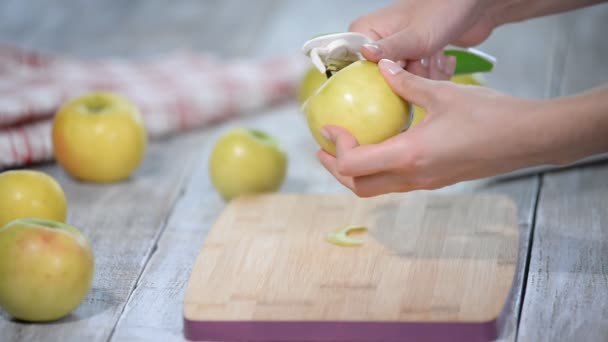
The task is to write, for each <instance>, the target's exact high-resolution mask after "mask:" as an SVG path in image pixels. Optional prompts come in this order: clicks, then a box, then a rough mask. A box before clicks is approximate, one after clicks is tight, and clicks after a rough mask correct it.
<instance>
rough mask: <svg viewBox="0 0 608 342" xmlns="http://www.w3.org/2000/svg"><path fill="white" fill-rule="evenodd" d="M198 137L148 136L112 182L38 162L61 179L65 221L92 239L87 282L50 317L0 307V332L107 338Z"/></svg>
mask: <svg viewBox="0 0 608 342" xmlns="http://www.w3.org/2000/svg"><path fill="white" fill-rule="evenodd" d="M199 144H200V139H199V137H198V136H194V135H184V136H182V137H180V138H179V139H174V140H172V141H167V142H165V143H163V144H153V145H152V146H150V148H149V149H148V151H147V153H146V158H145V161H144V162H143V164H142V165H141V166H140V168H139V169H138V170H137V171H136V172H135V173H134V174H133V175H132V176H131V177H130V179H129V180H127V181H125V182H121V183H116V184H111V185H96V184H86V183H80V182H77V181H74V180H73V179H72V178H70V177H68V176H67V175H66V174H65V173H64V172H63V171H62V170H61V169H59V168H58V167H56V166H54V165H50V166H47V167H40V168H38V169H40V170H41V171H44V172H47V173H49V174H50V175H52V176H53V177H54V178H55V179H57V180H58V182H59V183H60V184H61V186H62V187H63V189H64V190H65V192H66V196H67V198H68V207H69V213H68V222H69V223H71V224H73V225H75V226H76V227H79V228H80V229H81V230H82V231H83V233H84V234H85V236H86V237H87V238H88V239H89V241H90V242H91V245H92V248H93V253H94V256H95V274H94V278H93V285H92V288H91V290H90V291H89V293H88V295H87V296H86V298H85V299H84V301H83V303H82V304H81V305H80V306H79V307H78V308H77V309H76V310H75V311H74V312H73V313H71V314H70V315H68V316H66V317H65V318H63V319H61V320H59V321H56V322H52V323H48V324H25V323H21V322H16V321H14V320H11V319H10V317H8V315H6V314H5V313H4V312H2V316H1V319H0V331H2V336H1V340H2V341H39V340H44V341H82V340H90V341H106V340H107V339H108V338H109V336H110V334H111V332H112V330H113V329H114V326H115V324H116V321H117V320H118V318H119V316H120V314H121V313H122V310H123V308H124V305H125V303H126V302H127V299H128V298H129V295H130V294H131V291H132V290H133V288H134V286H135V284H136V281H137V279H138V277H139V275H140V273H141V270H142V266H143V264H144V263H145V260H147V259H148V257H149V255H150V253H151V252H152V249H153V247H154V244H155V242H156V240H157V239H158V236H159V234H160V232H161V231H162V229H163V224H164V222H165V218H166V216H167V215H168V213H169V212H170V211H171V209H172V207H173V203H174V202H175V199H176V198H177V196H178V195H179V193H180V189H181V188H182V186H183V183H184V181H185V177H186V175H187V174H188V170H189V169H190V165H191V162H192V161H193V158H192V153H189V152H190V151H193V150H195V148H196V147H197V146H198V145H199ZM176 151H181V153H176ZM175 165H180V166H181V167H175ZM0 312H1V311H0Z"/></svg>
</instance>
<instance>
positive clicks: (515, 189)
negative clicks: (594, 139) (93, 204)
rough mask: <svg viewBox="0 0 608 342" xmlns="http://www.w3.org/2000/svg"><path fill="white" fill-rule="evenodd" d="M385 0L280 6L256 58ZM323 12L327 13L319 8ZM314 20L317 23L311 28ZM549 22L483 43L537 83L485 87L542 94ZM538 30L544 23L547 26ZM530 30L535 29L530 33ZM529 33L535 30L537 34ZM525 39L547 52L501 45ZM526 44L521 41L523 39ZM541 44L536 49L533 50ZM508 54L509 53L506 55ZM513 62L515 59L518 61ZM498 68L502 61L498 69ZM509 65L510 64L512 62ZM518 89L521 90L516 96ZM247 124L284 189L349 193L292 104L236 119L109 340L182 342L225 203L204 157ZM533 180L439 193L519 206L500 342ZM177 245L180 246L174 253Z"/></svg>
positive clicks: (500, 71) (512, 322)
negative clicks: (283, 163)
mask: <svg viewBox="0 0 608 342" xmlns="http://www.w3.org/2000/svg"><path fill="white" fill-rule="evenodd" d="M386 3H388V1H385V2H381V3H378V2H352V1H335V2H334V1H332V2H325V1H320V0H319V1H310V2H304V3H303V2H301V1H281V2H279V3H278V4H277V9H276V13H275V14H274V16H271V17H270V19H269V21H268V23H267V24H266V26H265V27H264V28H263V29H262V30H261V32H262V33H261V36H262V37H264V39H263V40H261V41H259V42H258V43H257V44H256V47H257V49H256V50H254V51H253V52H252V53H254V54H256V55H271V54H273V53H276V52H277V51H294V50H295V51H298V50H299V48H300V44H301V41H303V40H305V39H307V38H308V37H310V36H312V35H315V34H318V33H322V32H331V31H339V30H343V29H344V28H345V27H347V26H348V24H349V23H350V21H351V20H352V19H353V18H355V17H357V16H358V15H362V14H364V13H367V12H368V11H371V10H373V9H375V8H379V7H381V6H382V5H383V4H386ZM320 6H322V7H324V8H325V7H328V6H329V8H327V10H326V11H321V12H319V11H318V8H319V7H320ZM311 18H315V25H309V22H310V20H311ZM553 23H554V22H553V21H552V20H544V19H543V20H542V21H541V23H540V24H536V22H530V23H523V24H521V25H520V26H513V27H505V28H504V29H502V28H501V29H500V30H498V31H497V32H495V34H494V36H493V37H492V38H490V40H489V41H488V43H487V44H488V47H491V50H490V52H492V53H493V54H495V55H497V56H499V58H500V56H503V55H504V54H508V55H509V56H510V57H509V58H508V59H505V61H512V63H513V64H515V65H516V66H517V67H519V68H524V69H526V70H528V71H533V72H534V73H537V78H538V79H539V80H541V81H535V79H536V77H535V78H532V77H528V76H527V75H526V73H520V74H518V75H520V77H519V78H517V77H513V76H512V70H511V69H510V68H508V67H506V65H505V67H501V68H497V70H496V73H497V75H496V76H495V77H494V76H493V77H491V78H490V77H488V83H489V84H490V85H491V86H493V87H496V88H497V89H501V90H505V91H508V90H517V89H520V88H519V84H520V83H521V84H526V88H525V92H527V93H528V94H530V96H531V97H536V98H542V97H544V96H546V92H545V88H544V86H545V82H543V81H542V80H545V79H546V77H547V71H548V67H547V66H546V63H545V59H544V58H545V57H543V56H547V55H548V53H549V52H548V51H545V49H546V50H549V46H545V45H543V44H542V42H543V41H544V40H545V35H544V34H543V33H544V32H545V31H551V30H553V29H554V28H553V26H551V25H553ZM544 25H550V26H551V27H550V28H549V29H547V28H545V27H544ZM531 26H534V27H535V29H532V28H531ZM539 30H540V33H538V34H534V32H539ZM522 37H526V38H528V37H529V38H530V40H531V41H532V42H527V41H526V42H522V44H530V46H536V47H537V49H538V50H539V53H545V54H544V55H541V56H539V57H538V58H532V59H528V58H525V57H526V56H527V52H526V51H523V50H519V49H512V48H511V47H510V45H509V44H506V43H505V42H509V41H512V40H513V39H518V40H522V39H523V38H522ZM523 40H526V39H523ZM539 46H540V48H539ZM511 54H513V55H511ZM515 60H519V61H518V62H516V61H515ZM501 65H504V64H501ZM511 65H512V64H511ZM522 92H523V91H522ZM241 126H249V127H256V128H259V129H263V130H266V131H267V132H269V133H271V134H273V135H275V136H276V137H277V138H278V140H279V141H280V142H281V144H282V145H283V147H284V149H285V150H286V151H287V152H288V155H289V170H288V174H287V180H286V182H285V184H284V186H283V188H282V191H283V192H304V193H311V192H313V193H335V192H347V190H346V189H345V188H344V187H342V186H341V185H340V184H339V183H338V182H336V181H335V179H334V178H332V177H331V175H330V174H328V173H327V171H326V170H325V169H323V167H322V166H321V165H319V163H318V161H317V160H316V158H315V156H314V153H315V152H316V145H315V144H314V142H313V141H312V140H311V138H310V136H309V133H308V131H307V128H306V127H305V121H304V120H303V118H302V116H301V115H300V113H299V111H298V109H297V106H296V105H295V104H287V105H286V106H284V107H281V108H277V109H274V110H271V111H269V112H267V113H264V114H262V115H260V116H258V117H256V118H254V119H251V118H250V119H242V120H236V121H232V122H229V123H225V124H222V125H220V126H219V127H218V128H217V129H214V130H213V131H211V132H210V137H209V139H208V140H207V143H206V144H205V146H204V148H202V149H201V154H200V159H199V161H198V163H197V165H196V166H195V168H194V176H193V177H192V178H191V179H190V182H189V184H188V186H187V187H186V191H185V193H184V194H183V196H182V197H181V198H180V199H179V201H178V203H177V205H176V210H175V211H174V212H173V213H172V215H171V216H170V217H169V219H168V223H167V228H166V230H165V232H164V234H163V236H162V237H161V239H160V240H159V244H158V248H157V249H156V251H155V253H154V254H153V255H152V258H151V260H150V262H149V264H148V266H147V268H146V270H145V271H144V274H143V275H142V278H141V279H140V282H139V283H138V286H137V288H136V289H135V291H134V293H133V295H132V297H131V300H130V301H129V303H128V305H127V307H126V309H125V313H124V315H123V316H122V318H121V320H120V322H119V324H118V326H117V328H116V331H115V334H114V336H113V339H112V340H113V341H137V340H143V341H167V340H171V341H174V340H183V333H182V318H181V315H182V301H183V298H184V291H185V286H186V284H187V281H188V276H189V273H190V271H191V269H192V265H193V263H194V260H195V258H196V256H197V254H198V252H199V249H200V247H201V244H202V243H203V241H204V239H205V237H206V234H207V232H208V230H209V229H210V227H211V225H212V223H213V222H214V221H215V220H216V219H217V216H218V215H219V213H220V212H221V210H222V209H223V208H224V205H225V204H224V203H223V202H222V201H221V199H220V198H219V197H218V196H217V194H216V193H215V192H214V190H213V188H212V186H211V184H210V183H209V180H208V177H207V160H208V156H209V151H210V149H211V145H212V143H213V142H214V141H215V140H216V139H217V138H218V137H219V135H220V134H222V133H223V132H225V131H227V130H228V129H230V128H231V127H241ZM538 186H539V184H538V179H537V177H528V178H519V179H514V180H505V181H498V182H496V181H492V180H489V181H488V180H483V181H475V182H464V183H461V184H458V185H455V186H452V187H448V188H445V189H442V190H440V191H438V192H447V193H461V192H466V193H470V192H489V193H498V194H506V195H508V196H510V197H511V198H512V199H513V200H514V201H515V202H516V203H517V205H518V209H519V211H518V212H519V224H520V239H521V241H520V244H519V245H520V251H519V253H520V255H521V257H520V258H519V261H518V266H517V267H518V268H517V269H518V271H517V281H516V283H515V286H514V289H513V293H514V294H513V296H512V298H511V300H510V303H509V306H510V312H511V315H510V316H509V317H508V318H507V319H506V320H505V324H504V327H505V329H504V330H503V331H502V333H501V337H500V338H499V339H500V340H501V341H513V340H514V339H515V332H516V327H517V318H518V312H519V307H520V292H521V289H522V287H521V284H522V282H523V278H524V274H523V270H524V266H525V263H526V258H527V257H526V256H527V252H528V240H529V234H530V227H531V224H532V218H533V209H534V205H535V198H536V192H537V190H538ZM175 246H179V247H178V248H176V247H175Z"/></svg>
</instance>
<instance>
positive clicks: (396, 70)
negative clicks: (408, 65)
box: [378, 59, 436, 108]
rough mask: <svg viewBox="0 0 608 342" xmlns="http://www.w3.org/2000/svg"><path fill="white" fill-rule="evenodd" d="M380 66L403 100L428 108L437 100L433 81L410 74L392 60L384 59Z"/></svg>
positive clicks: (388, 81)
mask: <svg viewBox="0 0 608 342" xmlns="http://www.w3.org/2000/svg"><path fill="white" fill-rule="evenodd" d="M378 66H379V67H380V71H381V72H382V74H383V75H384V79H385V80H386V81H387V83H388V84H389V85H390V87H391V88H392V89H393V91H394V92H395V93H397V95H399V96H401V97H402V98H403V99H405V100H407V101H410V102H413V103H415V104H417V105H419V106H421V107H424V108H427V106H428V105H430V104H431V103H432V102H433V101H434V99H435V98H436V96H435V92H434V91H433V85H434V82H433V81H431V80H428V79H426V78H422V77H419V76H416V75H414V74H412V73H409V72H407V71H405V70H404V69H403V68H401V67H400V66H399V65H398V64H396V63H395V62H393V61H390V60H386V59H383V60H381V61H380V62H379V63H378Z"/></svg>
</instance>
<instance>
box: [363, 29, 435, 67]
mask: <svg viewBox="0 0 608 342" xmlns="http://www.w3.org/2000/svg"><path fill="white" fill-rule="evenodd" d="M433 52H434V51H428V50H427V48H426V47H425V46H423V44H422V43H421V41H420V39H418V38H417V37H416V35H415V34H412V33H411V32H409V31H405V30H404V31H399V32H397V33H394V34H392V35H390V36H387V37H384V38H382V39H379V40H377V41H375V42H374V43H371V44H365V45H364V46H363V48H362V49H361V53H362V54H363V56H364V57H365V58H366V59H368V60H370V61H372V62H378V61H379V60H380V59H383V58H387V59H391V60H394V61H399V60H417V59H420V58H423V57H426V56H430V55H432V54H433Z"/></svg>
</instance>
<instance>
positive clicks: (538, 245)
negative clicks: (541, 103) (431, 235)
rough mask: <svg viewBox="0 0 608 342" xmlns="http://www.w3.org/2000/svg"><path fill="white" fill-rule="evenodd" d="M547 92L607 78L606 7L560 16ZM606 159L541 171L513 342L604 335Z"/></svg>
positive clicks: (607, 316)
mask: <svg viewBox="0 0 608 342" xmlns="http://www.w3.org/2000/svg"><path fill="white" fill-rule="evenodd" d="M559 20H560V26H559V28H560V31H559V34H560V35H561V36H562V37H563V39H564V41H563V44H562V45H560V49H559V50H556V56H559V58H557V57H556V59H557V60H558V61H559V62H556V63H555V65H554V72H553V75H556V76H554V77H553V78H552V82H551V87H550V91H551V93H552V96H559V95H568V94H573V93H576V92H579V91H582V90H584V89H587V88H590V87H594V86H596V85H598V84H601V83H602V82H606V80H608V69H607V66H606V62H605V61H606V59H608V47H607V45H606V44H602V43H601V42H604V41H605V39H604V38H602V37H600V35H601V33H602V32H606V30H607V29H608V5H600V6H595V7H591V8H587V9H584V10H579V11H576V12H572V13H568V14H566V15H563V16H559ZM598 44H599V45H598ZM606 179H608V165H607V164H606V163H605V162H604V163H596V165H592V166H589V167H585V168H575V169H569V170H567V171H562V172H556V173H550V174H547V175H545V176H544V179H543V183H542V184H543V186H542V191H541V193H540V198H539V204H538V213H537V220H536V226H535V229H534V240H533V245H532V246H533V247H532V252H531V260H530V271H529V274H528V282H527V286H526V293H525V299H524V306H523V310H522V317H521V324H520V331H519V339H518V340H519V341H606V340H608V311H606V308H607V307H608V295H607V294H608V268H607V267H606V265H608V204H607V203H608V187H607V186H606Z"/></svg>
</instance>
